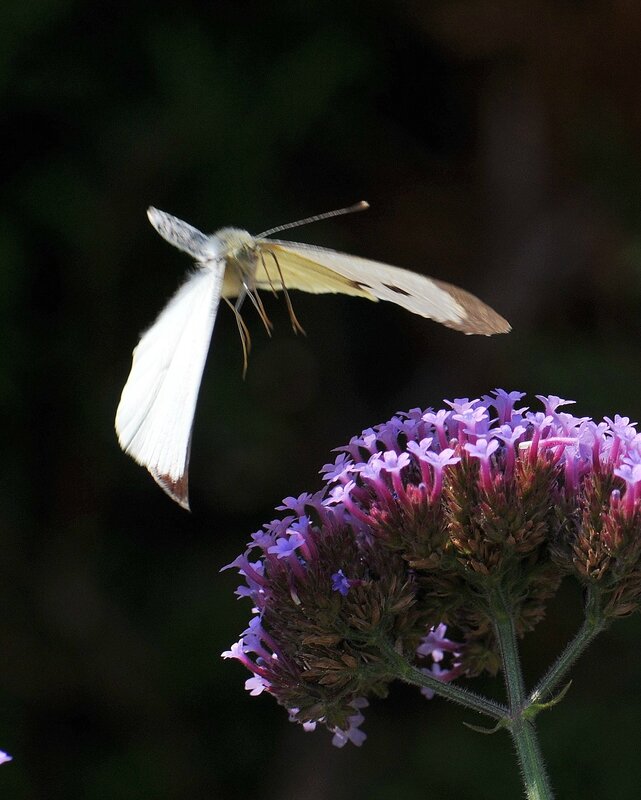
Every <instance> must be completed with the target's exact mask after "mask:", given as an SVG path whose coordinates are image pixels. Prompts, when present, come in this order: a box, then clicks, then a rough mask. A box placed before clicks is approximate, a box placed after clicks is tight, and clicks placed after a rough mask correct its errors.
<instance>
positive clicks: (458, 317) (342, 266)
mask: <svg viewBox="0 0 641 800" xmlns="http://www.w3.org/2000/svg"><path fill="white" fill-rule="evenodd" d="M257 243H258V246H259V248H260V250H261V253H262V254H263V257H264V259H263V260H264V265H265V266H264V268H259V269H258V270H257V272H256V287H257V288H259V289H269V288H271V287H272V286H273V287H274V288H276V289H279V288H281V286H280V277H279V274H278V270H277V269H276V262H277V263H278V267H279V268H280V272H281V273H282V277H283V281H284V283H285V286H286V287H287V288H288V289H300V290H302V291H304V292H313V293H317V294H321V293H327V292H333V293H339V294H348V295H354V296H357V297H366V298H368V299H369V300H387V301H389V302H391V303H396V304H397V305H399V306H402V307H403V308H406V309H407V310H408V311H411V312H412V313H414V314H419V315H420V316H422V317H429V318H430V319H433V320H435V321H436V322H440V323H442V324H443V325H447V327H449V328H454V329H455V330H459V331H462V332H463V333H468V334H471V333H478V334H484V335H486V336H490V335H492V334H494V333H507V332H508V331H509V330H510V325H509V323H508V322H507V321H506V320H505V319H503V317H501V316H500V315H499V314H497V313H496V311H494V310H493V309H491V308H490V307H489V306H488V305H486V304H485V303H483V302H482V301H481V300H479V299H478V297H475V296H474V295H472V294H470V293H469V292H466V291H465V290H464V289H459V287H458V286H453V285H452V284H449V283H445V282H444V281H439V280H436V279H434V278H428V277H427V276H425V275H419V274H418V273H417V272H411V271H410V270H406V269H401V268H400V267H392V266H390V265H389V264H382V263H380V262H378V261H370V260H369V259H366V258H359V257H357V256H350V255H347V254H345V253H339V252H337V251H335V250H328V249H326V248H323V247H315V246H313V245H307V244H298V243H295V242H282V241H277V240H272V239H258V240H257ZM270 261H273V262H274V263H273V265H271V264H270ZM266 271H267V273H268V275H267V276H266V275H265V272H266Z"/></svg>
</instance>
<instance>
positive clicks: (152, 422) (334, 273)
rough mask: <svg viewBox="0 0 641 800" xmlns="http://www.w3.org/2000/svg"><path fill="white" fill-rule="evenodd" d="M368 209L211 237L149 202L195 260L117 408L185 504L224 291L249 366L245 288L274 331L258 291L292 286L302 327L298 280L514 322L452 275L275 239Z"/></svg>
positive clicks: (145, 460) (142, 346)
mask: <svg viewBox="0 0 641 800" xmlns="http://www.w3.org/2000/svg"><path fill="white" fill-rule="evenodd" d="M362 208H367V204H366V203H359V204H358V205H356V206H352V207H351V208H349V209H340V210H339V211H334V212H329V214H322V215H319V216H318V217H310V218H309V219H306V220H301V221H300V222H298V223H292V224H291V225H283V226H281V227H279V228H273V229H272V230H269V231H266V232H265V233H262V234H260V235H259V236H255V237H254V236H252V235H251V234H249V233H247V231H244V230H241V229H239V228H222V229H221V230H219V231H217V232H216V233H214V234H212V235H211V236H207V235H206V234H204V233H201V232H200V231H199V230H196V228H193V227H192V226H191V225H188V224H187V223H186V222H182V220H179V219H177V218H176V217H173V216H171V214H166V213H165V212H164V211H159V210H158V209H156V208H149V210H148V212H147V214H148V216H149V221H150V222H151V224H152V225H153V226H154V228H155V229H156V230H157V231H158V233H159V234H160V235H161V236H162V237H163V238H164V239H166V240H167V241H168V242H170V243H171V244H173V245H175V246H176V247H178V248H179V249H180V250H184V251H185V252H186V253H189V254H190V255H191V256H192V257H193V258H194V259H195V261H196V269H195V270H194V271H193V272H191V273H190V274H189V275H188V277H187V280H186V281H185V283H184V284H183V285H182V286H181V287H180V289H179V290H178V291H177V292H176V294H175V295H174V296H173V297H172V299H171V300H170V301H169V303H168V304H167V306H166V307H165V308H164V309H163V310H162V311H161V313H160V315H159V317H158V319H157V320H156V321H155V322H154V324H153V325H152V326H151V328H149V329H148V330H147V331H146V332H145V333H143V335H142V337H141V339H140V342H139V343H138V346H137V347H136V348H135V350H134V351H133V363H132V366H131V372H130V373H129V378H128V379H127V383H126V384H125V387H124V389H123V390H122V397H121V398H120V404H119V406H118V410H117V412H116V433H117V434H118V441H119V442H120V446H121V447H122V449H123V450H124V451H125V452H126V453H129V455H130V456H131V457H132V458H133V459H134V460H135V461H137V462H138V463H139V464H142V465H143V466H145V467H146V468H147V469H148V470H149V472H150V473H151V475H152V476H153V477H154V479H155V480H156V481H157V482H158V484H159V485H160V486H161V487H162V488H163V489H164V490H165V491H166V492H167V494H168V495H169V496H170V497H171V498H172V499H173V500H175V501H176V502H177V503H179V504H180V505H181V506H182V507H183V508H186V509H189V500H188V485H187V484H188V478H187V476H188V467H189V451H190V445H191V431H192V426H193V419H194V412H195V409H196V400H197V397H198V391H199V388H200V382H201V379H202V374H203V369H204V366H205V360H206V358H207V351H208V350H209V342H210V339H211V333H212V330H213V327H214V321H215V319H216V312H217V310H218V303H219V301H220V299H221V297H222V298H223V300H225V301H226V302H227V303H228V304H229V305H230V306H231V308H232V310H233V311H234V313H235V316H236V321H237V323H238V329H239V331H240V334H241V341H242V344H243V352H244V355H245V365H246V363H247V352H248V350H249V345H250V341H249V333H248V331H247V328H246V327H245V323H244V322H243V320H242V318H241V317H240V307H241V305H242V302H243V300H244V299H245V298H246V297H248V298H249V299H250V301H251V302H252V304H253V305H254V306H255V308H256V309H257V311H258V313H259V315H260V317H261V319H262V320H263V323H264V324H265V326H266V327H267V329H268V331H269V329H270V328H271V323H270V322H269V319H268V318H267V315H266V313H265V310H264V308H263V304H262V301H261V299H260V296H259V294H258V291H259V290H261V289H267V290H270V291H278V290H282V291H283V292H284V293H285V297H286V300H287V304H288V308H289V312H290V317H291V320H292V325H293V326H294V329H295V330H296V329H298V330H301V331H302V328H301V327H300V325H299V323H298V321H297V320H296V317H295V315H294V312H293V309H292V306H291V302H290V299H289V294H288V290H289V289H300V290H302V291H305V292H313V293H315V294H323V293H327V292H330V293H340V294H348V295H354V296H356V297H365V298H367V299H368V300H375V301H377V300H389V301H390V302H392V303H396V304H397V305H400V306H403V308H406V309H408V311H412V312H413V313H415V314H420V315H421V316H423V317H429V318H431V319H433V320H436V321H437V322H441V323H442V324H443V325H447V326H448V327H450V328H454V329H456V330H459V331H462V332H463V333H468V334H470V333H479V334H484V335H486V336H489V335H491V334H493V333H507V332H508V331H509V330H510V326H509V324H508V323H507V322H506V321H505V320H504V319H503V317H501V316H499V315H498V314H497V313H496V312H495V311H493V310H492V309H491V308H489V306H486V305H485V303H482V302H481V301H480V300H479V299H478V298H476V297H474V296H473V295H471V294H469V293H468V292H466V291H464V290H463V289H459V288H458V287H456V286H452V285H451V284H449V283H443V282H442V281H438V280H435V279H433V278H427V277H425V276H424V275H419V274H417V273H415V272H409V271H408V270H405V269H400V268H398V267H391V266H388V265H387V264H381V263H379V262H377V261H369V260H368V259H365V258H358V257H356V256H349V255H346V254H344V253H338V252H336V251H335V250H327V249H325V248H322V247H314V246H312V245H307V244H295V243H293V242H282V241H278V240H275V239H268V238H266V237H267V236H269V235H271V234H273V233H276V232H278V231H281V230H284V229H286V228H290V227H294V226H296V225H300V224H303V223H306V222H312V221H315V220H317V219H325V218H327V217H329V216H336V215H337V214H342V213H347V212H349V211H357V210H360V209H362ZM230 298H237V300H236V303H235V305H231V304H230V303H229V299H230Z"/></svg>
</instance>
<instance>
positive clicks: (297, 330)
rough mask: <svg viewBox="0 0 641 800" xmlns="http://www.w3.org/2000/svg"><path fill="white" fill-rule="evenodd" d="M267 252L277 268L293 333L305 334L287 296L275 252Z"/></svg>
mask: <svg viewBox="0 0 641 800" xmlns="http://www.w3.org/2000/svg"><path fill="white" fill-rule="evenodd" d="M267 252H268V253H269V255H270V256H271V257H272V258H273V259H274V263H275V264H276V269H277V270H278V276H279V278H280V285H281V286H282V287H283V294H284V295H285V302H286V303H287V311H288V312H289V319H290V321H291V323H292V328H293V329H294V333H302V334H303V336H307V334H306V333H305V329H304V328H303V326H302V325H301V324H300V322H299V321H298V317H297V316H296V314H295V313H294V306H293V305H292V300H291V297H290V296H289V292H288V291H287V286H285V280H284V278H283V272H282V270H281V268H280V264H279V263H278V259H277V258H276V254H275V253H272V251H271V250H268V251H267ZM265 272H267V268H266V267H265ZM270 283H271V280H270Z"/></svg>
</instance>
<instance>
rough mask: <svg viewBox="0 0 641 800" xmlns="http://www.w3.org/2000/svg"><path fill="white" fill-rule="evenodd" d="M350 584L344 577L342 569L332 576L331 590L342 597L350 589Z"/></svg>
mask: <svg viewBox="0 0 641 800" xmlns="http://www.w3.org/2000/svg"><path fill="white" fill-rule="evenodd" d="M351 585H352V582H351V581H350V580H349V578H347V577H346V576H345V573H344V572H343V570H342V569H339V570H338V572H335V573H334V574H333V575H332V589H333V590H334V591H335V592H338V593H339V594H342V595H343V597H345V596H346V595H347V593H348V592H349V590H350V588H351Z"/></svg>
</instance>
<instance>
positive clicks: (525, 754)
mask: <svg viewBox="0 0 641 800" xmlns="http://www.w3.org/2000/svg"><path fill="white" fill-rule="evenodd" d="M509 729H510V734H511V735H512V741H513V742H514V747H515V749H516V754H517V756H518V759H519V764H520V766H521V776H522V778H523V783H524V785H525V796H526V797H527V798H528V800H552V798H553V797H554V795H553V794H552V788H551V786H550V782H549V780H548V776H547V773H546V771H545V765H544V763H543V756H542V755H541V750H540V748H539V742H538V739H537V737H536V731H535V729H534V723H533V722H532V721H531V720H526V719H524V718H523V717H518V718H517V719H516V720H514V721H513V722H512V724H511V725H510V726H509Z"/></svg>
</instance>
